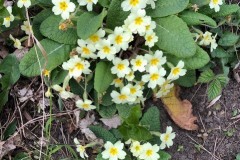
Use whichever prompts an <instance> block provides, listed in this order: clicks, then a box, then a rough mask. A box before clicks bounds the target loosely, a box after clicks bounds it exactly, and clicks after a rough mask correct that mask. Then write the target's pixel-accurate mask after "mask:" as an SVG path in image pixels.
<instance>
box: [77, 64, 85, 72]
mask: <svg viewBox="0 0 240 160" xmlns="http://www.w3.org/2000/svg"><path fill="white" fill-rule="evenodd" d="M76 67H77V69H78V70H83V69H84V65H83V64H82V63H77V64H76Z"/></svg>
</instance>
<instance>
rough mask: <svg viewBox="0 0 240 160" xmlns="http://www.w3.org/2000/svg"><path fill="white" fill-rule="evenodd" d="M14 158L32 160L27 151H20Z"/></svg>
mask: <svg viewBox="0 0 240 160" xmlns="http://www.w3.org/2000/svg"><path fill="white" fill-rule="evenodd" d="M13 160H31V158H30V157H29V155H28V154H27V153H25V152H20V153H18V154H16V156H14V158H13Z"/></svg>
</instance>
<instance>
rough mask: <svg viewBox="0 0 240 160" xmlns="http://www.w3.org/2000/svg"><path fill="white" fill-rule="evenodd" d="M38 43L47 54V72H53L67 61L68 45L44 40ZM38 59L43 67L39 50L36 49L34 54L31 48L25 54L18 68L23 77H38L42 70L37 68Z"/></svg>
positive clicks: (42, 59)
mask: <svg viewBox="0 0 240 160" xmlns="http://www.w3.org/2000/svg"><path fill="white" fill-rule="evenodd" d="M40 43H41V44H42V46H43V48H44V49H45V51H46V52H47V60H48V61H47V65H46V69H47V70H50V71H51V70H53V69H54V68H56V67H57V66H59V65H60V64H62V63H63V62H65V61H67V59H68V58H69V53H70V51H71V49H72V48H71V47H70V46H69V45H66V44H59V43H57V42H54V41H51V40H49V39H44V40H42V41H41V42H40ZM37 55H38V56H37ZM38 58H39V61H40V64H41V66H42V67H43V66H44V63H45V62H46V59H45V57H44V56H43V54H42V53H41V51H40V49H39V48H37V53H35V48H34V47H33V48H32V49H30V51H29V52H28V53H26V54H25V56H24V57H23V59H22V60H21V62H20V66H19V67H20V72H21V73H22V74H23V75H24V76H28V77H33V76H38V75H40V74H41V70H42V69H43V68H40V67H39V61H38Z"/></svg>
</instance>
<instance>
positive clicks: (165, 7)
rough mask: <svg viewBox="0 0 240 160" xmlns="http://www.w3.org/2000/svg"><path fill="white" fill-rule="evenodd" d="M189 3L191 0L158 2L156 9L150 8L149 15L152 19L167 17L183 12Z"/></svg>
mask: <svg viewBox="0 0 240 160" xmlns="http://www.w3.org/2000/svg"><path fill="white" fill-rule="evenodd" d="M188 3H189V0H170V1H166V0H157V1H156V2H155V4H156V8H155V9H152V8H151V7H148V9H147V15H149V16H151V17H165V16H169V15H173V14H176V13H179V12H181V11H183V10H184V9H185V8H186V7H187V5H188Z"/></svg>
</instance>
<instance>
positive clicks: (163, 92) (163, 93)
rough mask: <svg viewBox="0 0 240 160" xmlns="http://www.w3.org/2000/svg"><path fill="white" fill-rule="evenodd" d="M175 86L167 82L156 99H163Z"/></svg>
mask: <svg viewBox="0 0 240 160" xmlns="http://www.w3.org/2000/svg"><path fill="white" fill-rule="evenodd" d="M173 86H174V84H173V83H170V81H168V80H166V81H165V82H164V83H163V84H162V85H161V88H160V90H159V91H158V92H157V93H156V98H161V97H163V96H166V95H167V94H168V93H169V92H170V90H171V88H172V87H173Z"/></svg>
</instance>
